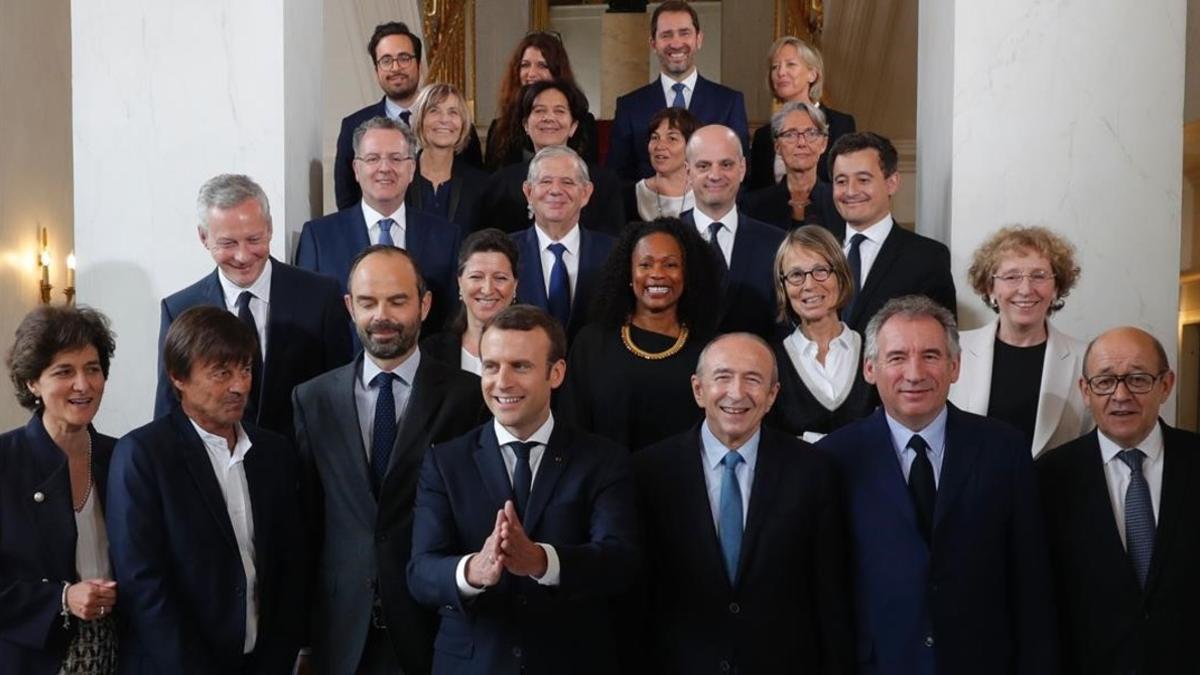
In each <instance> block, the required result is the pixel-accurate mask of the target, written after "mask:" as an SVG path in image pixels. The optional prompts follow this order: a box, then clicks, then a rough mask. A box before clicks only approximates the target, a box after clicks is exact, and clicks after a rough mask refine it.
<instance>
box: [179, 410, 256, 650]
mask: <svg viewBox="0 0 1200 675" xmlns="http://www.w3.org/2000/svg"><path fill="white" fill-rule="evenodd" d="M188 421H190V422H191V423H192V428H194V429H195V430H196V433H197V434H199V435H200V440H201V441H203V442H204V449H205V450H207V451H208V461H209V462H210V463H211V464H212V469H213V474H214V475H215V476H216V478H217V484H218V485H219V486H220V487H221V495H222V496H224V497H225V510H226V511H227V512H228V513H229V524H230V525H232V526H233V536H234V538H235V539H237V545H238V553H240V554H241V556H242V571H243V572H245V574H246V638H245V640H244V641H243V642H242V653H243V654H249V653H250V652H252V651H254V644H255V642H257V641H258V574H257V572H256V571H255V567H254V511H253V510H252V509H251V505H250V484H249V483H248V482H247V481H246V465H245V460H246V454H247V453H249V452H250V437H249V436H247V435H246V430H245V429H243V428H242V425H241V424H240V423H239V424H238V425H237V442H236V443H234V445H233V450H232V451H231V450H230V449H229V442H228V441H226V440H225V437H224V436H218V435H216V434H211V433H209V432H207V431H205V430H204V429H203V428H201V427H200V425H199V424H196V422H195V420H192V419H190V418H189V420H188Z"/></svg>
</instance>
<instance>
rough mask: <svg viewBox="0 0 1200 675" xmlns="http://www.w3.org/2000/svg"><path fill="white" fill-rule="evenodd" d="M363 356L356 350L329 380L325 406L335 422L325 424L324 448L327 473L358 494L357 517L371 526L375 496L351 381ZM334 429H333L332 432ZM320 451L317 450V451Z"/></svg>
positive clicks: (372, 524)
mask: <svg viewBox="0 0 1200 675" xmlns="http://www.w3.org/2000/svg"><path fill="white" fill-rule="evenodd" d="M364 358H366V357H364V356H363V354H362V352H359V354H358V358H357V359H355V360H354V361H353V362H351V363H350V364H348V365H345V366H342V367H341V368H339V369H338V370H337V371H335V373H336V374H335V375H334V376H333V379H332V380H331V381H330V387H329V390H328V391H327V392H326V395H328V396H329V408H330V410H331V411H332V412H333V415H332V418H333V419H334V420H337V423H335V424H329V425H328V428H329V430H330V431H329V433H331V434H336V435H337V436H338V438H335V439H333V442H331V443H329V445H328V447H327V448H326V449H325V450H324V452H325V453H326V455H327V457H328V458H329V464H330V467H331V473H333V475H335V476H340V477H342V479H343V480H346V481H348V482H349V484H350V490H349V492H350V493H351V494H356V495H359V497H358V499H357V501H356V504H357V505H358V507H359V510H360V511H359V516H360V517H361V518H362V519H363V522H364V523H368V524H369V525H370V526H371V527H372V528H373V527H374V526H375V514H376V508H375V504H376V503H375V496H374V494H373V493H372V492H371V478H370V475H369V469H368V466H367V448H366V446H364V445H363V438H362V429H360V428H359V426H358V405H357V403H356V402H355V400H354V380H355V378H357V377H358V374H359V372H360V371H361V370H362V360H363V359H364ZM334 430H336V431H334ZM318 452H320V450H318Z"/></svg>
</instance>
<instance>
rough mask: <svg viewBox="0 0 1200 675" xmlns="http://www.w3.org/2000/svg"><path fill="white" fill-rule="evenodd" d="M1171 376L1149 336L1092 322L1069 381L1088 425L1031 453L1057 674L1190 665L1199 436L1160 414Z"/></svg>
mask: <svg viewBox="0 0 1200 675" xmlns="http://www.w3.org/2000/svg"><path fill="white" fill-rule="evenodd" d="M1174 384H1175V374H1174V373H1173V372H1171V368H1170V365H1169V364H1168V362H1167V354H1166V352H1165V351H1164V350H1163V347H1162V344H1160V343H1159V342H1158V340H1156V339H1155V338H1154V336H1152V335H1150V334H1149V333H1146V332H1145V331H1142V330H1139V329H1137V328H1116V329H1113V330H1110V331H1108V332H1106V333H1103V334H1102V335H1100V337H1098V338H1096V339H1095V340H1094V341H1092V344H1091V345H1089V346H1088V349H1087V352H1086V354H1085V355H1084V365H1083V377H1082V378H1080V380H1079V387H1080V389H1081V390H1082V392H1083V397H1084V401H1085V402H1086V403H1087V405H1088V407H1089V408H1090V409H1091V412H1092V417H1093V418H1094V419H1095V420H1096V429H1095V430H1093V431H1092V432H1091V433H1088V434H1086V435H1084V436H1081V437H1080V438H1078V439H1076V440H1074V441H1071V442H1070V443H1067V444H1066V445H1063V446H1061V447H1059V448H1056V449H1054V450H1052V451H1050V452H1049V453H1047V454H1045V455H1043V456H1042V458H1041V459H1039V460H1038V463H1037V468H1038V475H1039V478H1040V480H1041V486H1042V499H1043V501H1044V502H1045V508H1046V522H1047V532H1048V534H1049V538H1050V553H1051V561H1052V564H1053V569H1054V572H1055V575H1056V577H1055V580H1056V581H1057V584H1056V588H1057V591H1058V606H1059V607H1058V608H1059V617H1060V619H1061V624H1060V625H1061V630H1060V632H1061V635H1062V638H1063V666H1064V667H1063V672H1064V673H1071V674H1075V673H1079V674H1083V673H1135V672H1136V673H1185V672H1194V671H1195V669H1196V663H1197V660H1196V653H1195V646H1194V641H1195V637H1196V635H1198V634H1200V612H1198V610H1197V607H1200V573H1198V572H1197V570H1200V534H1197V533H1200V436H1197V435H1196V434H1194V433H1191V432H1188V431H1183V430H1181V429H1175V428H1172V427H1170V426H1167V425H1166V424H1165V423H1164V422H1163V421H1162V420H1161V419H1159V417H1158V414H1159V410H1160V409H1161V407H1162V406H1163V404H1164V403H1166V401H1167V398H1168V397H1169V396H1170V395H1171V388H1172V387H1173V386H1174Z"/></svg>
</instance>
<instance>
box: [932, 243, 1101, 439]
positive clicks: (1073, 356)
mask: <svg viewBox="0 0 1200 675" xmlns="http://www.w3.org/2000/svg"><path fill="white" fill-rule="evenodd" d="M967 276H968V279H969V281H970V283H971V287H972V288H974V289H975V292H976V293H978V294H979V297H981V298H982V299H983V301H984V302H985V303H987V305H988V307H990V308H991V309H992V311H993V312H996V315H997V316H996V320H994V321H992V322H991V323H989V324H987V325H986V326H983V327H982V328H976V329H975V330H969V331H964V332H963V333H962V334H961V335H960V337H959V342H960V343H961V345H962V364H961V366H960V367H959V375H958V382H956V383H955V384H953V385H952V386H951V387H950V401H951V402H952V403H954V405H956V406H958V407H959V408H962V409H963V410H966V411H969V412H973V413H977V414H980V415H987V416H988V417H994V418H996V419H1000V420H1004V421H1005V422H1008V423H1009V424H1011V425H1013V426H1014V427H1016V428H1017V429H1019V430H1020V431H1021V432H1022V433H1024V434H1025V438H1027V439H1029V441H1030V446H1031V448H1032V452H1033V456H1034V457H1037V456H1038V455H1039V454H1041V453H1042V452H1043V451H1045V450H1048V449H1050V448H1053V447H1056V446H1058V445H1061V444H1063V443H1065V442H1067V441H1069V440H1071V439H1074V438H1076V437H1078V436H1079V435H1081V434H1083V433H1085V432H1086V431H1087V430H1088V429H1090V428H1091V426H1092V419H1091V416H1090V415H1089V414H1088V412H1087V407H1086V406H1085V405H1084V402H1083V394H1082V392H1080V390H1079V387H1078V386H1076V381H1077V380H1078V379H1079V374H1080V373H1081V372H1083V354H1084V350H1085V348H1086V345H1085V344H1084V343H1083V342H1082V341H1080V340H1076V339H1075V338H1073V337H1071V336H1069V335H1066V334H1064V333H1063V332H1061V331H1059V330H1058V329H1057V328H1055V327H1054V324H1052V323H1050V319H1049V316H1050V315H1051V314H1053V313H1054V312H1056V311H1058V310H1060V309H1062V307H1063V304H1064V303H1063V300H1064V298H1066V297H1067V294H1068V293H1070V292H1071V289H1072V288H1074V287H1075V282H1076V281H1078V279H1079V267H1078V265H1076V263H1075V249H1074V247H1073V246H1071V244H1070V242H1068V241H1067V240H1065V239H1063V238H1062V237H1060V236H1058V235H1057V234H1055V233H1053V232H1051V231H1050V230H1048V229H1046V228H1044V227H1020V226H1016V227H1006V228H1003V229H1001V230H1000V231H998V232H996V233H995V234H993V235H992V236H991V238H989V239H988V240H987V241H985V242H984V243H983V245H982V246H980V247H979V248H978V249H977V250H976V251H975V256H974V258H973V259H972V261H971V268H970V270H968V272H967Z"/></svg>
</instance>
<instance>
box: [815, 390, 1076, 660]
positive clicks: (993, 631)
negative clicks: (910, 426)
mask: <svg viewBox="0 0 1200 675" xmlns="http://www.w3.org/2000/svg"><path fill="white" fill-rule="evenodd" d="M947 405H948V408H949V418H948V420H947V422H946V454H945V458H944V461H943V463H942V470H941V478H940V480H939V481H938V490H937V502H936V506H935V507H934V513H933V545H932V547H930V546H929V545H927V544H926V543H925V539H924V537H923V536H922V535H921V534H920V531H919V530H918V528H917V519H916V512H915V510H914V508H913V504H912V498H911V497H910V495H909V492H908V485H907V483H906V482H905V479H904V474H903V472H902V471H901V468H900V462H899V460H898V459H897V457H896V452H895V450H894V448H893V443H892V437H891V433H890V431H889V429H888V426H887V420H886V419H885V417H884V412H883V410H882V409H880V410H878V411H876V412H875V413H873V414H871V415H870V416H869V417H865V418H863V419H861V420H859V421H857V422H854V423H852V424H849V425H847V426H845V427H842V428H841V429H839V430H837V431H835V432H833V433H832V434H830V435H828V436H826V437H825V438H823V439H821V441H820V442H819V443H818V444H817V447H819V448H822V449H824V450H826V451H828V452H829V453H830V454H831V455H832V456H833V458H834V460H835V461H836V462H837V463H838V465H839V466H840V467H841V469H842V474H843V477H844V480H845V482H846V492H847V505H846V512H847V513H848V514H849V515H850V520H851V523H850V530H851V537H852V540H851V550H853V551H854V557H855V559H854V561H853V563H852V567H851V569H853V570H854V582H855V583H854V587H855V592H856V597H855V615H856V620H857V623H858V661H859V663H858V670H859V672H860V673H863V674H864V675H871V674H880V675H882V674H884V673H894V674H896V675H934V673H973V674H975V675H989V674H995V675H1000V674H1005V675H1015V674H1017V673H1020V674H1021V675H1037V674H1040V673H1045V674H1046V675H1051V674H1054V673H1058V649H1057V638H1056V635H1055V632H1056V631H1055V612H1054V601H1053V595H1052V588H1051V582H1050V563H1049V557H1048V554H1047V548H1046V540H1045V536H1044V534H1043V529H1042V513H1041V508H1040V504H1039V500H1038V493H1037V483H1036V479H1035V476H1034V470H1033V459H1032V457H1031V456H1030V454H1029V442H1028V440H1025V439H1022V438H1021V435H1020V434H1019V433H1018V432H1017V431H1016V430H1015V429H1012V428H1011V427H1009V426H1008V425H1006V424H1003V423H1001V422H996V421H993V420H990V419H988V418H986V417H980V416H978V415H973V414H971V413H967V412H963V411H961V410H959V409H958V408H955V407H954V406H953V405H950V404H947Z"/></svg>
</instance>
